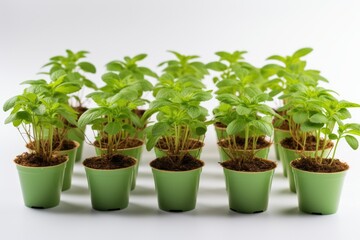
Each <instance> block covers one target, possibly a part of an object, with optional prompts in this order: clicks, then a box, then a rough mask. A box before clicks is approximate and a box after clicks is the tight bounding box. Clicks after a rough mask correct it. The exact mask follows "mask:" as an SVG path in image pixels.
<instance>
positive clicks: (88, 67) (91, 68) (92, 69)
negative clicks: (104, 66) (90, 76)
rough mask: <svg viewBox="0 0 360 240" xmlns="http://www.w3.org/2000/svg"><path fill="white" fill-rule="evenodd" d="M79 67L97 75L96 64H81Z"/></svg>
mask: <svg viewBox="0 0 360 240" xmlns="http://www.w3.org/2000/svg"><path fill="white" fill-rule="evenodd" d="M78 65H79V67H80V68H81V69H82V70H83V71H85V72H89V73H96V68H95V66H94V64H92V63H89V62H80V63H79V64H78Z"/></svg>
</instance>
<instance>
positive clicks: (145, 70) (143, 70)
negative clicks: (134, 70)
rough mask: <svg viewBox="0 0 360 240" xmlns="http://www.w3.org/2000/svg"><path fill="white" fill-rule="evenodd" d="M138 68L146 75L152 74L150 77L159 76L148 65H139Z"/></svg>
mask: <svg viewBox="0 0 360 240" xmlns="http://www.w3.org/2000/svg"><path fill="white" fill-rule="evenodd" d="M138 70H139V71H140V72H141V73H142V74H144V75H146V76H150V77H153V78H158V75H157V74H156V73H155V72H153V71H151V70H150V69H149V68H146V67H138Z"/></svg>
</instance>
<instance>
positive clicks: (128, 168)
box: [83, 154, 136, 211]
mask: <svg viewBox="0 0 360 240" xmlns="http://www.w3.org/2000/svg"><path fill="white" fill-rule="evenodd" d="M83 165H84V167H85V172H86V177H87V181H88V186H89V190H90V195H91V204H92V207H93V209H95V210H99V211H112V210H121V209H124V208H127V206H128V205H129V196H130V189H131V182H132V176H133V174H134V168H135V165H136V160H135V159H134V158H132V157H129V156H124V155H121V154H116V155H113V156H104V157H99V156H98V157H92V158H87V159H86V160H85V161H84V162H83Z"/></svg>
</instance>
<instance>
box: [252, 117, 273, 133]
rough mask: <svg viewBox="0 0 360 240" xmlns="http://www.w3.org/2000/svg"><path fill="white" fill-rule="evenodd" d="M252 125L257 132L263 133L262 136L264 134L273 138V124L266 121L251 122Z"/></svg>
mask: <svg viewBox="0 0 360 240" xmlns="http://www.w3.org/2000/svg"><path fill="white" fill-rule="evenodd" d="M250 124H251V125H252V126H253V127H254V128H255V130H258V131H259V132H261V133H262V134H264V135H266V136H271V135H272V134H273V130H274V129H273V126H272V124H270V123H268V122H266V121H263V120H254V121H251V123H250ZM258 131H255V132H258Z"/></svg>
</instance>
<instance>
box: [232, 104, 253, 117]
mask: <svg viewBox="0 0 360 240" xmlns="http://www.w3.org/2000/svg"><path fill="white" fill-rule="evenodd" d="M236 112H237V113H238V114H239V115H248V114H250V113H251V112H252V111H251V109H250V108H247V107H244V106H241V105H239V106H237V107H236Z"/></svg>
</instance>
